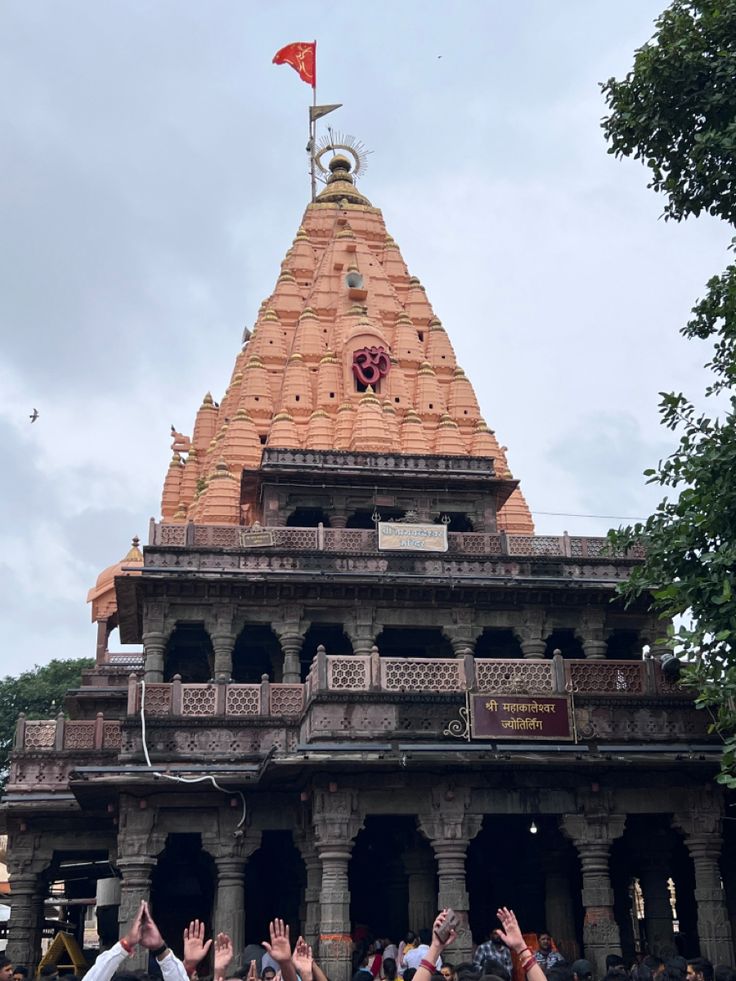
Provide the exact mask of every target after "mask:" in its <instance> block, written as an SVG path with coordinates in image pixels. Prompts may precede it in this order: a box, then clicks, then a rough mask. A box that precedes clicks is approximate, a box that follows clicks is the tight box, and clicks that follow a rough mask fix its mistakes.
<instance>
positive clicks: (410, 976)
mask: <svg viewBox="0 0 736 981" xmlns="http://www.w3.org/2000/svg"><path fill="white" fill-rule="evenodd" d="M416 973H417V969H416V968H415V967H408V968H407V969H406V970H405V971H404V981H414V975H415V974H416Z"/></svg>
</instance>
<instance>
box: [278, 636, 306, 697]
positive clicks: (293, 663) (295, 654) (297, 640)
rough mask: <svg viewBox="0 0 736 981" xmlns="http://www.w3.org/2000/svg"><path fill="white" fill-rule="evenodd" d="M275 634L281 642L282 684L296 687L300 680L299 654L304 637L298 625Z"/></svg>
mask: <svg viewBox="0 0 736 981" xmlns="http://www.w3.org/2000/svg"><path fill="white" fill-rule="evenodd" d="M277 633H278V636H279V640H280V642H281V650H282V651H283V654H284V674H283V677H284V684H285V685H297V684H299V682H300V681H301V680H302V672H301V664H300V662H299V653H300V652H301V649H302V644H303V643H304V637H303V636H302V633H301V631H300V630H299V625H298V624H297V625H296V626H292V627H287V628H285V629H284V630H280V631H277Z"/></svg>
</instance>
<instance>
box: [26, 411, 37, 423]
mask: <svg viewBox="0 0 736 981" xmlns="http://www.w3.org/2000/svg"><path fill="white" fill-rule="evenodd" d="M28 418H29V419H30V420H31V422H35V421H36V419H38V409H34V410H33V412H32V413H31V414H30V415H29V416H28Z"/></svg>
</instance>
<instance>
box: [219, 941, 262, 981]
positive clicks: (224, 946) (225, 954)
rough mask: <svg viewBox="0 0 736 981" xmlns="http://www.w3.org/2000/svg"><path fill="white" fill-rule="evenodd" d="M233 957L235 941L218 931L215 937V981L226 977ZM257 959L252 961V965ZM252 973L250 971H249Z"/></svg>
mask: <svg viewBox="0 0 736 981" xmlns="http://www.w3.org/2000/svg"><path fill="white" fill-rule="evenodd" d="M232 959H233V942H232V940H231V939H230V937H228V935H227V934H226V933H218V934H217V937H216V938H215V981H217V979H218V978H224V977H225V972H226V971H227V969H228V967H229V966H230V962H231V961H232ZM254 965H255V961H251V967H253V966H254ZM249 974H250V972H249Z"/></svg>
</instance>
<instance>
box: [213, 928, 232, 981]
mask: <svg viewBox="0 0 736 981" xmlns="http://www.w3.org/2000/svg"><path fill="white" fill-rule="evenodd" d="M232 959H233V942H232V940H231V939H230V937H229V936H228V935H227V934H226V933H218V934H217V937H216V939H215V973H214V981H223V979H224V978H226V977H227V969H228V968H229V967H230V963H231V961H232Z"/></svg>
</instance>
